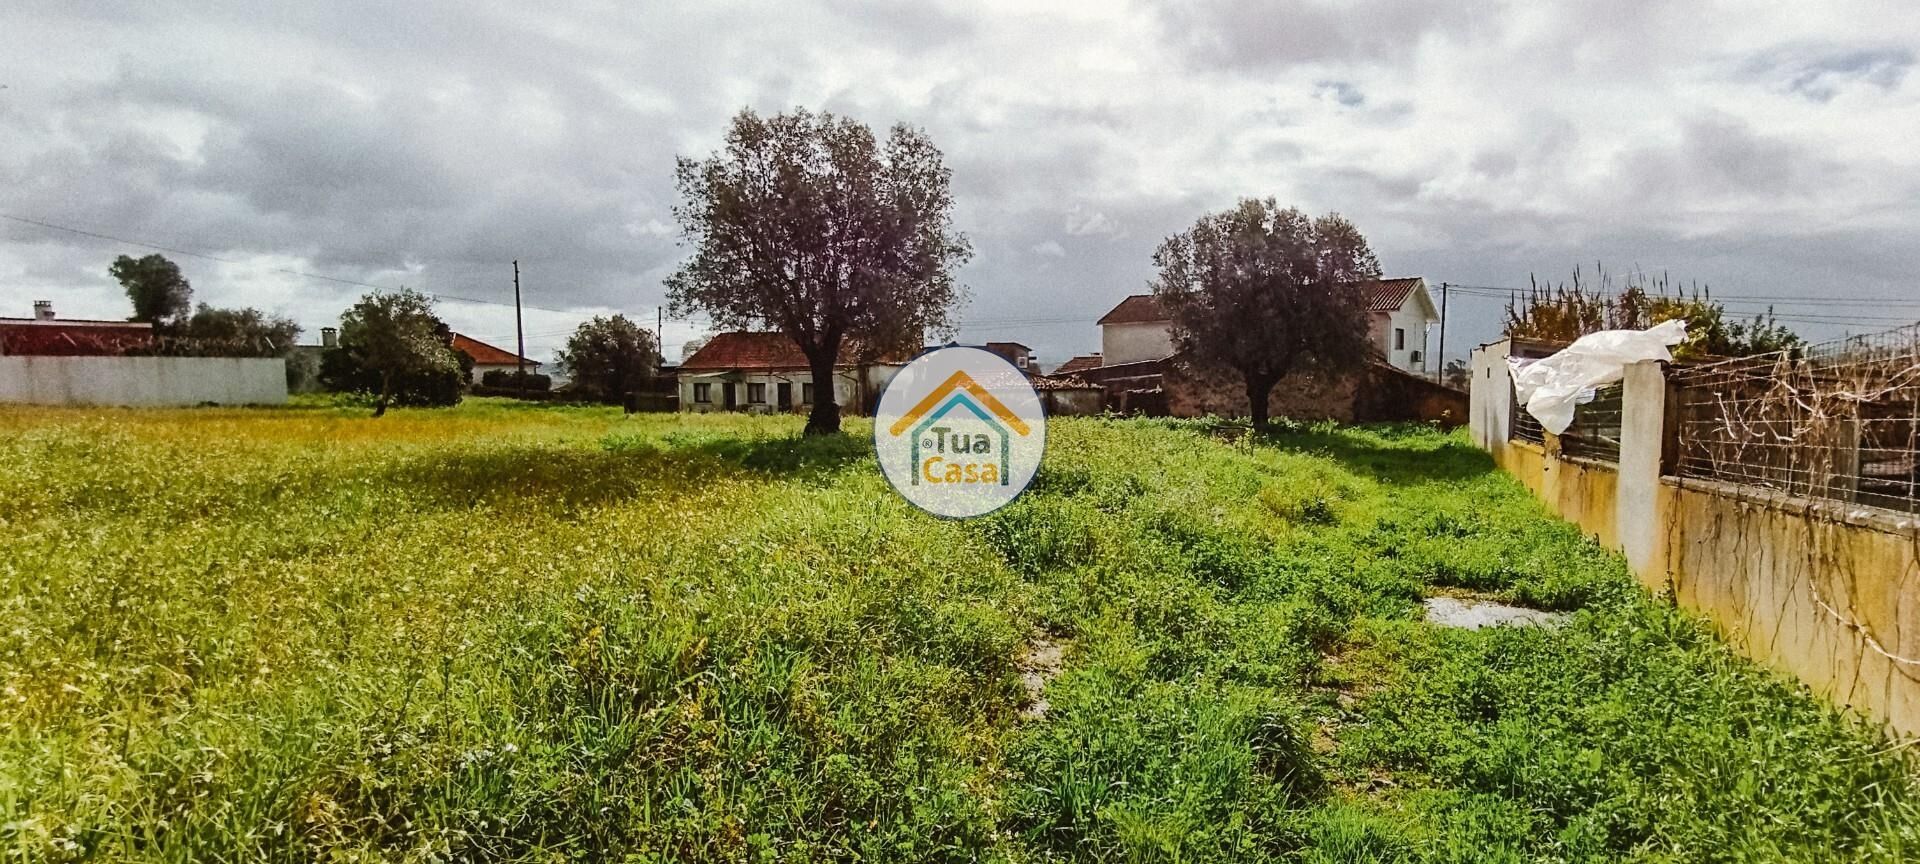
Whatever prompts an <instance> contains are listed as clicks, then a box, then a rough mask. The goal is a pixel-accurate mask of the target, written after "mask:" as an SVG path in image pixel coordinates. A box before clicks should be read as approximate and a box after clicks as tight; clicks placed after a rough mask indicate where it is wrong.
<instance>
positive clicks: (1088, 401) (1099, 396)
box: [1038, 387, 1107, 417]
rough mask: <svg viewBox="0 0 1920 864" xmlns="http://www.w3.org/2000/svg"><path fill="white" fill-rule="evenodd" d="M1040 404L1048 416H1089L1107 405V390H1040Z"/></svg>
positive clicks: (1090, 388) (1077, 388)
mask: <svg viewBox="0 0 1920 864" xmlns="http://www.w3.org/2000/svg"><path fill="white" fill-rule="evenodd" d="M1038 392H1039V394H1040V404H1041V405H1042V406H1044V408H1045V410H1046V412H1047V416H1048V417H1090V416H1093V415H1095V414H1098V413H1100V412H1101V411H1104V410H1106V407H1107V391H1105V390H1102V389H1100V388H1098V387H1075V388H1071V389H1062V390H1041V391H1038Z"/></svg>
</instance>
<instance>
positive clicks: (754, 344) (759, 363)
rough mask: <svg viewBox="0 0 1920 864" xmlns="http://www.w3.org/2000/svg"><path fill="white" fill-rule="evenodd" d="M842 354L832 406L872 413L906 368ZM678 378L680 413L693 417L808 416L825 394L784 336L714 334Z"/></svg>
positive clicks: (833, 384) (796, 348)
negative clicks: (718, 414)
mask: <svg viewBox="0 0 1920 864" xmlns="http://www.w3.org/2000/svg"><path fill="white" fill-rule="evenodd" d="M840 353H841V356H840V362H839V363H838V364H836V365H835V367H834V371H833V381H832V382H831V383H830V386H831V387H832V388H833V389H832V398H833V401H834V403H835V404H837V405H839V406H840V408H841V411H842V412H843V413H868V412H871V411H872V408H873V402H874V400H876V399H878V398H879V395H880V391H881V389H882V388H884V387H886V385H887V382H888V381H891V380H893V375H894V373H895V372H898V371H899V370H900V366H901V365H902V364H900V363H899V362H896V361H895V360H893V359H892V358H889V359H887V360H883V361H879V362H873V363H866V364H861V363H856V362H855V361H854V360H853V353H854V349H853V348H852V347H851V346H843V347H842V350H841V352H840ZM678 379H679V380H678V388H679V397H680V410H682V411H691V412H694V413H706V412H710V411H745V412H748V413H754V414H775V413H780V414H785V413H805V412H808V411H811V410H813V403H814V401H815V400H816V399H818V398H821V397H823V396H824V395H825V394H824V391H821V390H820V389H818V387H817V386H816V383H815V382H814V380H813V372H812V369H811V367H810V366H809V364H808V363H807V356H806V354H805V353H803V352H801V350H800V346H799V345H796V344H794V341H793V340H792V339H789V338H787V336H786V335H785V334H782V333H746V332H732V333H720V334H716V335H715V336H714V337H713V338H712V339H709V340H708V341H707V344H706V345H704V346H701V348H700V350H698V351H695V352H694V353H693V356H691V357H688V358H687V359H686V360H685V361H684V362H682V363H681V364H680V368H679V373H678Z"/></svg>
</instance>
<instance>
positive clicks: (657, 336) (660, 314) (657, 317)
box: [653, 306, 667, 357]
mask: <svg viewBox="0 0 1920 864" xmlns="http://www.w3.org/2000/svg"><path fill="white" fill-rule="evenodd" d="M653 351H654V353H655V354H659V355H660V356H661V357H665V356H667V307H665V306H655V307H653Z"/></svg>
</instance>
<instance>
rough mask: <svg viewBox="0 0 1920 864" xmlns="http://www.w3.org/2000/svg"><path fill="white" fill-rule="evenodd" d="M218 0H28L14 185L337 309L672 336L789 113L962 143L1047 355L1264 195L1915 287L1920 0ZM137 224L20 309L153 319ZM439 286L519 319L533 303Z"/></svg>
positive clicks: (34, 233) (291, 311) (956, 146)
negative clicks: (1216, 218) (147, 309)
mask: <svg viewBox="0 0 1920 864" xmlns="http://www.w3.org/2000/svg"><path fill="white" fill-rule="evenodd" d="M192 5H194V6H196V7H199V8H198V9H197V10H191V11H190V10H185V9H182V8H178V6H177V5H176V4H157V3H144V2H143V3H110V2H89V3H71V2H46V3H43V2H37V0H24V2H23V0H12V2H9V3H7V4H5V8H4V9H0V33H4V34H5V36H6V38H5V41H6V50H5V51H3V52H0V86H4V89H0V142H4V146H0V213H4V214H6V215H10V216H16V217H24V218H30V219H35V220H40V221H45V222H52V223H57V224H61V225H67V226H72V227H76V228H81V229H85V230H88V231H92V232H95V233H99V234H107V235H112V236H115V237H121V238H127V239H131V240H137V241H142V242H147V243H154V244H160V245H165V246H170V247H176V248H180V249H186V250H193V251H199V252H204V253H206V254H208V255H212V256H216V257H218V258H222V259H227V261H226V262H220V261H211V260H205V259H198V258H190V257H185V256H178V255H176V256H173V257H174V258H175V260H177V261H178V262H179V263H180V264H181V266H182V268H183V269H184V270H185V271H186V272H187V275H188V277H189V278H190V279H191V280H192V281H193V285H194V290H195V298H196V299H197V300H201V301H205V302H210V303H214V304H216V305H232V306H239V305H248V306H257V307H260V308H262V309H267V310H272V311H275V312H279V313H283V314H287V315H291V316H293V317H295V318H297V319H298V320H299V321H300V322H301V323H302V324H303V325H304V326H306V328H307V329H308V333H309V337H312V336H313V334H314V333H316V332H317V329H318V328H319V327H321V326H323V325H327V324H330V323H333V321H334V320H335V319H336V318H337V316H338V314H339V312H340V310H341V309H342V308H343V307H344V306H346V305H347V304H348V303H350V302H352V300H353V299H354V298H355V297H356V296H358V294H360V293H361V292H362V291H363V290H365V289H363V288H359V287H355V286H352V285H345V284H340V283H335V282H327V281H323V280H318V279H311V278H303V277H300V276H295V275H290V274H288V273H286V272H284V271H287V270H293V271H300V272H305V273H313V274H320V275H325V276H330V277H334V278H336V279H344V280H351V281H357V282H367V283H372V284H376V285H381V286H400V285H408V286H412V287H416V288H420V289H422V290H425V291H428V292H432V293H436V294H440V295H454V296H460V297H469V298H480V299H492V300H500V301H509V300H511V298H512V283H511V275H512V274H511V270H510V267H509V264H508V262H509V261H510V260H511V259H513V258H516V257H517V258H518V259H519V260H520V262H521V270H522V276H523V283H524V286H525V291H526V297H527V302H528V303H530V304H533V305H535V306H539V307H542V309H540V310H532V311H529V312H528V314H527V326H526V330H527V333H528V344H529V354H532V355H533V356H535V357H537V358H545V357H546V356H548V354H549V353H550V352H551V350H552V349H553V348H554V347H557V346H558V345H559V344H560V343H561V342H562V341H563V340H564V337H565V334H566V333H567V332H568V331H569V330H570V329H571V328H572V326H573V325H574V324H575V323H577V322H578V321H579V320H581V319H582V318H583V317H585V316H587V315H591V314H595V313H606V312H610V311H622V312H625V313H627V314H628V315H630V316H632V317H634V318H636V319H638V320H642V321H644V322H646V323H647V324H648V325H649V326H651V324H652V323H653V321H654V319H655V308H656V306H657V305H658V304H660V303H661V302H662V301H663V289H662V287H661V281H662V279H663V278H664V277H665V276H666V275H667V274H668V273H670V272H671V271H672V270H673V269H674V267H675V266H676V264H677V263H678V261H679V260H680V259H681V257H682V256H683V254H684V250H682V249H681V248H680V247H679V246H678V245H677V241H678V235H677V229H676V228H675V226H674V224H673V220H672V216H671V213H670V208H671V207H672V205H673V203H674V194H675V193H674V189H673V185H672V165H673V159H674V157H675V156H676V155H705V154H707V153H709V152H711V151H712V150H713V149H714V148H715V147H717V146H718V144H719V142H720V139H721V136H722V134H723V133H724V131H725V127H726V124H727V121H728V118H729V117H730V116H731V115H732V114H734V113H735V112H737V111H738V110H740V108H742V107H743V106H751V107H753V108H755V109H757V110H760V111H763V112H774V111H779V110H782V109H786V108H790V107H792V106H796V105H803V106H807V107H810V108H815V109H825V110H829V111H833V112H836V113H842V114H846V115H849V116H852V117H854V118H857V119H859V120H861V121H864V122H866V123H868V124H870V125H872V126H874V127H875V128H876V129H880V128H883V127H885V126H888V125H891V124H893V123H895V122H905V123H909V124H912V125H915V126H919V127H922V128H924V129H926V130H927V131H928V132H929V133H930V134H931V136H932V137H933V139H934V140H935V142H936V143H937V144H938V145H939V146H940V147H941V148H942V149H943V150H944V152H945V153H946V157H947V160H948V164H949V165H950V167H951V168H952V169H953V182H954V192H955V197H956V199H957V201H958V207H957V220H958V223H959V227H960V228H961V229H962V230H964V231H965V232H966V233H967V234H968V235H969V236H970V238H971V239H972V241H973V245H974V249H975V253H976V254H975V257H974V259H973V261H972V263H970V264H968V265H967V266H966V267H965V269H964V270H962V271H961V273H960V277H961V280H962V281H963V282H964V283H965V284H966V285H967V286H968V288H969V289H970V292H971V298H972V299H971V302H970V303H969V304H968V305H967V306H966V307H965V309H964V310H963V311H962V321H963V322H964V326H963V328H962V330H961V338H962V339H963V340H969V341H982V340H987V339H995V340H1014V341H1020V342H1024V343H1026V344H1028V345H1030V346H1033V347H1034V348H1035V349H1036V350H1037V351H1038V352H1039V353H1040V354H1041V356H1042V362H1044V363H1046V364H1047V365H1049V366H1050V365H1052V364H1055V363H1058V362H1060V361H1062V360H1064V359H1066V357H1067V356H1069V355H1070V354H1072V353H1078V352H1082V351H1089V350H1097V348H1098V344H1099V334H1098V331H1097V328H1096V327H1095V326H1094V324H1093V321H1094V319H1096V318H1097V317H1099V316H1100V314H1102V313H1103V312H1105V311H1106V310H1107V309H1108V308H1109V307H1111V306H1112V305H1113V304H1114V303H1115V302H1117V301H1118V300H1119V299H1120V298H1122V297H1124V296H1125V295H1127V294H1130V293H1135V292H1139V291H1142V290H1145V284H1146V281H1147V279H1148V278H1149V277H1150V276H1151V273H1152V263H1151V260H1150V256H1151V254H1152V252H1153V249H1154V247H1155V246H1156V245H1157V244H1158V242H1159V241H1160V240H1161V239H1162V238H1163V237H1164V236H1165V235H1167V234H1168V233H1170V232H1173V231H1176V230H1179V229H1181V228H1182V227H1184V226H1186V225H1188V224H1191V223H1192V221H1193V220H1194V218H1195V217H1197V216H1198V215H1200V214H1201V213H1204V212H1206V211H1209V210H1216V209H1220V208H1223V207H1226V206H1228V205H1230V204H1231V203H1232V202H1233V201H1234V200H1235V199H1236V198H1238V197H1243V196H1273V197H1276V198H1278V199H1279V200H1280V201H1282V202H1284V203H1291V204H1295V205H1298V206H1300V207H1302V208H1303V209H1306V210H1309V211H1311V212H1315V213H1319V212H1325V211H1329V210H1336V211H1339V212H1341V213H1344V214H1346V215H1347V216H1348V217H1349V218H1351V219H1352V220H1353V221H1354V222H1355V223H1356V224H1357V225H1358V226H1359V227H1360V229H1361V230H1362V231H1363V232H1364V233H1365V234H1366V235H1367V236H1368V238H1369V239H1370V240H1371V242H1372V244H1373V247H1374V250H1375V251H1376V252H1377V253H1378V255H1379V257H1380V260H1381V263H1382V265H1383V267H1384V268H1385V269H1386V271H1387V272H1388V275H1420V276H1425V277H1426V278H1427V280H1428V282H1429V283H1432V284H1434V285H1436V286H1437V285H1438V284H1439V283H1440V282H1442V281H1449V282H1452V283H1455V284H1467V285H1481V286H1497V287H1505V286H1515V285H1524V284H1525V283H1526V280H1527V279H1528V277H1529V274H1539V275H1541V276H1546V277H1553V278H1564V277H1565V276H1566V275H1567V274H1569V273H1571V271H1572V270H1573V269H1574V268H1575V267H1576V266H1580V265H1583V264H1584V265H1585V266H1586V267H1587V268H1588V269H1589V272H1591V269H1592V268H1593V266H1594V263H1595V262H1596V261H1598V262H1604V263H1605V264H1606V265H1607V266H1608V267H1609V268H1610V269H1612V270H1615V271H1625V270H1628V269H1632V268H1636V267H1637V268H1640V269H1642V270H1645V271H1650V272H1662V271H1664V272H1666V273H1668V274H1670V275H1671V276H1673V277H1675V278H1677V279H1680V280H1683V281H1688V282H1692V281H1699V282H1704V283H1707V284H1709V285H1711V286H1712V287H1713V289H1714V291H1715V292H1716V293H1717V294H1720V295H1722V296H1725V297H1729V298H1741V299H1739V300H1738V301H1736V302H1730V303H1729V305H1730V306H1732V307H1733V308H1734V309H1736V311H1749V310H1750V309H1751V308H1753V307H1754V306H1756V305H1757V304H1759V303H1761V302H1762V301H1754V300H1748V299H1745V298H1754V297H1774V296H1779V297H1790V298H1798V299H1796V300H1794V301H1792V302H1786V301H1783V302H1780V303H1779V304H1778V308H1779V312H1780V313H1781V314H1782V315H1783V316H1785V317H1789V318H1790V319H1791V320H1789V322H1788V323H1790V324H1792V325H1793V326H1794V327H1796V328H1797V329H1799V330H1801V331H1802V332H1804V333H1806V334H1808V335H1810V336H1814V337H1829V336H1836V335H1839V334H1841V333H1842V332H1847V331H1852V332H1863V331H1871V330H1878V329H1884V328H1885V327H1888V326H1892V325H1893V324H1895V323H1897V322H1899V321H1903V320H1904V321H1911V320H1914V319H1916V318H1920V282H1916V279H1915V273H1916V271H1917V270H1920V206H1916V204H1915V202H1916V201H1920V147H1917V146H1916V145H1915V142H1916V141H1920V81H1916V80H1915V76H1914V75H1913V74H1912V73H1913V66H1914V63H1915V59H1916V54H1917V53H1920V4H1915V3H1912V2H1904V0H1887V2H1821V3H1798V4H1787V3H1771V2H1769V3H1745V4H1734V3H1726V4H1703V3H1678V4H1676V3H1659V2H1643V0H1601V2H1580V3H1538V2H1515V3H1501V2H1477V0H1469V2H1462V3H1451V4H1436V3H1431V2H1421V0H1370V2H1358V3H1349V4H1341V3H1331V2H1307V3H1300V2H1270V0H1166V2H1160V3H1156V2H1140V3H1133V4H1120V3H1113V4H1104V3H1103V4H1086V5H1083V6H1066V5H1063V6H1061V7H1060V8H1057V9H1045V10H1042V9H1038V8H1036V7H1041V6H1052V5H1053V4H1036V3H1029V2H1018V3H1015V2H993V3H984V4H967V5H963V4H958V3H937V2H915V3H898V4H893V3H882V2H878V0H787V2H780V3H767V4H756V5H755V6H754V7H744V6H742V7H738V8H733V7H729V8H724V9H723V8H720V7H721V6H723V5H725V4H717V3H712V2H686V3H679V2H653V3H646V4H608V3H576V4H569V3H564V2H541V3H497V4H493V6H492V8H491V9H483V8H482V4H472V3H447V2H404V3H396V2H391V0H385V2H379V3H344V2H312V3H304V4H261V3H257V2H233V3H198V4H192ZM269 7H298V8H278V9H274V8H269ZM142 252H143V250H141V249H140V248H138V247H134V246H129V245H127V244H124V243H116V242H111V241H107V240H101V239H94V238H89V237H85V236H81V235H77V234H72V233H67V232H62V231H56V230H51V229H47V228H43V227H38V226H33V225H28V224H23V223H20V222H13V221H5V220H0V315H25V314H28V313H29V304H30V302H31V301H32V300H35V299H51V300H53V301H54V302H55V304H56V306H57V308H58V309H59V311H60V313H61V314H62V315H63V316H97V317H113V318H118V317H124V316H125V315H126V313H127V308H126V302H125V298H124V296H123V295H121V294H120V292H119V289H118V288H117V286H115V285H114V284H113V283H112V282H111V281H110V280H109V279H108V277H107V275H106V267H107V264H108V262H109V261H110V260H111V259H112V258H113V256H115V255H117V254H121V253H132V254H141V253H142ZM1861 298H1866V299H1865V300H1864V301H1862V300H1861ZM1849 301H1852V302H1849ZM1450 306H1451V309H1450V317H1449V330H1448V336H1447V340H1448V346H1447V348H1448V350H1447V353H1448V354H1449V355H1457V354H1460V353H1462V351H1464V349H1465V348H1466V347H1468V346H1470V345H1471V344H1472V343H1474V342H1479V341H1484V340H1486V339H1488V338H1490V337H1491V336H1492V335H1493V334H1494V331H1495V329H1496V321H1497V312H1498V310H1499V306H1500V301H1499V300H1498V299H1496V298H1494V297H1492V296H1487V295H1485V294H1484V293H1456V294H1455V295H1454V297H1453V298H1452V300H1451V302H1450ZM549 309H550V310H560V311H545V310H549ZM441 310H442V313H443V316H444V317H445V318H447V319H448V320H449V321H450V322H451V323H452V324H453V325H454V326H455V328H456V329H459V330H461V331H463V332H467V333H470V334H473V335H475V336H478V337H481V338H485V339H488V340H490V341H496V342H498V343H499V344H503V345H507V346H508V347H511V339H512V334H513V321H512V313H511V310H510V309H508V308H504V307H499V306H486V305H479V304H473V303H464V302H457V301H452V300H443V301H442V305H441ZM703 329H704V328H703V327H701V326H700V324H699V322H669V323H668V326H667V339H666V341H667V348H668V354H669V357H677V356H678V347H679V343H680V342H681V341H683V340H684V339H686V338H687V337H688V336H689V335H692V334H694V333H696V332H699V331H701V330H703ZM1436 335H1437V334H1436Z"/></svg>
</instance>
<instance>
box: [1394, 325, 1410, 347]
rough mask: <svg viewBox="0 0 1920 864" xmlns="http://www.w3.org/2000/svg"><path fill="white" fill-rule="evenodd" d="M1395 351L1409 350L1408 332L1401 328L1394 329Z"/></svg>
mask: <svg viewBox="0 0 1920 864" xmlns="http://www.w3.org/2000/svg"><path fill="white" fill-rule="evenodd" d="M1393 350H1395V351H1405V350H1407V331H1406V330H1404V329H1401V328H1399V327H1395V328H1393Z"/></svg>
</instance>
